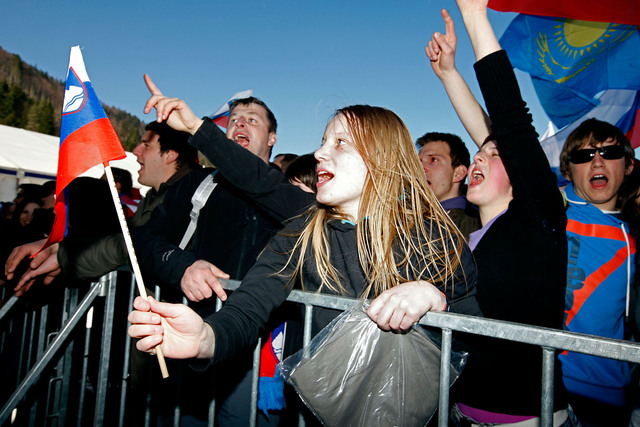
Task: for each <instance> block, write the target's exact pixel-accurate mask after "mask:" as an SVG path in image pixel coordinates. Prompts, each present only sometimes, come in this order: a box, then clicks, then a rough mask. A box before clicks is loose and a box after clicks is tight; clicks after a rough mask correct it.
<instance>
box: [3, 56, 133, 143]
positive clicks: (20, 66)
mask: <svg viewBox="0 0 640 427" xmlns="http://www.w3.org/2000/svg"><path fill="white" fill-rule="evenodd" d="M63 97H64V82H62V81H60V80H57V79H54V78H52V77H50V76H49V75H48V74H47V73H46V72H43V71H40V70H38V69H37V68H35V67H32V66H31V65H29V64H26V63H24V62H23V61H22V60H21V59H20V57H19V56H18V55H14V54H11V53H9V52H7V51H5V50H3V49H2V48H0V124H3V125H7V126H13V127H18V128H24V129H28V130H32V131H36V132H40V133H45V134H48V135H55V136H59V135H60V116H61V111H62V99H63ZM103 107H104V110H105V112H106V113H107V116H108V117H109V119H110V120H111V123H112V124H113V127H114V129H115V130H116V133H117V134H118V137H119V138H120V141H121V142H122V145H123V146H124V148H125V149H126V150H128V151H131V150H132V149H133V147H135V145H136V144H137V143H138V141H139V140H140V136H141V135H142V132H143V131H144V123H143V122H142V121H141V120H140V119H138V118H137V117H135V116H133V115H131V114H129V113H127V112H126V111H123V110H121V109H119V108H115V107H110V106H107V105H104V104H103Z"/></svg>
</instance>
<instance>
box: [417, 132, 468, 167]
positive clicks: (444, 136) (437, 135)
mask: <svg viewBox="0 0 640 427" xmlns="http://www.w3.org/2000/svg"><path fill="white" fill-rule="evenodd" d="M434 141H442V142H446V143H447V145H448V146H449V151H450V152H451V166H453V167H454V168H455V167H457V166H460V165H464V166H465V167H467V168H468V167H469V165H470V164H471V156H470V155H469V150H468V149H467V146H466V145H464V142H462V139H460V137H459V136H458V135H454V134H452V133H445V132H428V133H425V134H424V135H423V136H421V137H420V138H418V140H417V141H416V145H417V146H418V147H422V146H423V145H425V144H428V143H429V142H434Z"/></svg>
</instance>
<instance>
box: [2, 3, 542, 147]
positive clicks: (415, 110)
mask: <svg viewBox="0 0 640 427" xmlns="http://www.w3.org/2000/svg"><path fill="white" fill-rule="evenodd" d="M442 8H446V9H448V10H449V11H450V12H451V13H452V16H453V18H454V20H455V22H456V24H457V30H458V31H457V33H458V37H459V42H458V55H457V63H458V68H459V69H460V70H461V72H462V74H463V75H464V76H465V78H466V79H467V81H468V82H469V83H470V86H471V87H472V90H473V91H474V93H475V94H476V96H479V94H480V93H479V90H478V88H477V84H476V82H475V76H474V74H473V69H472V64H473V62H474V56H473V52H472V49H471V46H470V43H469V41H468V37H467V35H466V32H465V30H464V26H463V24H462V21H461V18H460V15H459V13H458V11H457V8H456V5H455V1H454V0H422V1H414V0H404V1H394V2H391V1H377V0H368V1H365V0H342V1H333V0H328V1H322V2H311V1H294V0H286V1H278V0H271V1H253V0H250V1H242V2H231V1H229V2H221V1H208V2H205V1H184V2H178V1H165V0H158V1H153V2H150V1H126V2H125V1H120V0H116V1H109V2H104V1H101V2H97V1H84V2H79V1H58V2H53V1H44V0H28V1H9V0H0V46H1V47H2V48H3V49H5V50H7V51H9V52H11V53H15V54H18V55H20V57H21V58H22V59H23V60H24V61H26V62H28V63H30V64H32V65H35V66H36V67H38V68H39V69H40V70H43V71H46V72H47V73H49V74H50V75H51V76H53V77H56V78H58V79H60V80H64V78H65V75H66V71H67V65H68V61H69V51H70V48H71V46H74V45H80V47H81V48H82V52H83V56H84V61H85V65H86V68H87V72H88V74H89V77H90V79H91V81H92V83H93V86H94V88H95V90H96V92H97V94H98V97H99V98H100V100H101V101H102V102H104V103H106V104H108V105H112V106H116V107H119V108H122V109H124V110H126V111H128V112H130V113H132V114H135V115H136V116H138V117H140V118H141V119H143V120H145V121H150V120H152V119H154V118H155V116H151V115H147V116H145V115H144V114H143V111H142V110H143V106H144V103H145V102H146V100H147V98H148V95H149V94H148V91H147V89H146V86H145V85H144V81H143V78H142V76H143V74H144V73H149V74H150V75H151V77H152V78H153V80H154V81H155V82H156V84H157V85H158V87H159V88H160V89H161V90H162V91H163V92H164V93H165V94H166V95H169V96H176V97H180V98H183V99H185V100H186V101H187V102H188V104H189V105H190V106H191V107H192V108H193V110H194V111H195V112H196V114H198V115H207V114H210V113H212V112H213V111H215V110H216V109H217V108H218V107H219V106H220V104H221V103H223V102H224V101H225V100H226V99H227V98H228V97H229V96H231V94H233V93H234V92H237V91H240V90H245V89H249V88H253V90H254V95H255V96H257V97H259V98H261V99H263V100H264V101H265V102H266V103H267V104H268V105H269V106H270V108H271V109H272V110H273V111H274V113H275V115H276V117H277V119H278V122H279V127H278V142H277V144H276V147H275V149H274V154H275V153H280V152H294V153H298V154H302V153H307V152H311V151H313V150H315V149H316V148H317V147H318V145H319V143H320V140H321V137H322V133H323V131H324V127H325V125H326V122H327V119H328V117H329V116H330V115H331V114H332V112H333V111H334V110H335V109H336V108H339V107H342V106H345V105H350V104H356V103H364V104H371V105H379V106H383V107H387V108H390V109H391V110H393V111H395V112H396V113H397V114H398V115H400V117H402V118H403V119H404V120H405V122H406V124H407V126H408V127H409V130H410V131H411V135H412V136H413V138H414V139H416V138H418V137H419V136H421V135H422V134H424V133H425V132H428V131H444V132H452V133H457V134H459V135H460V136H462V137H463V140H465V141H467V143H468V145H469V144H471V142H470V138H469V137H468V135H467V134H466V132H465V130H464V128H463V127H462V125H461V124H460V122H459V121H458V118H457V116H456V115H455V113H454V111H453V108H452V107H451V105H450V103H449V100H448V98H447V96H446V93H445V92H444V90H443V89H442V86H441V85H440V82H439V80H438V79H437V78H436V77H435V75H434V74H433V72H432V70H431V67H430V65H429V63H428V61H427V58H426V56H425V54H424V46H425V45H426V42H427V41H428V40H429V38H430V37H431V34H432V33H433V32H434V31H444V23H443V22H442V17H441V16H440V9H442ZM514 16H515V14H509V13H498V12H493V11H490V19H491V21H492V23H493V24H494V28H495V30H496V33H497V34H498V35H501V34H502V32H503V31H504V29H505V28H506V26H507V25H508V23H509V22H510V21H511V19H513V17H514ZM517 75H518V78H519V81H520V84H521V87H522V91H523V96H524V98H525V100H526V101H527V103H528V104H529V105H530V108H531V110H532V114H533V116H534V125H535V126H536V128H537V130H538V132H539V133H540V134H542V133H543V132H544V131H545V129H546V127H547V123H548V118H547V117H546V115H545V114H544V112H543V110H542V108H541V107H540V105H539V102H538V100H537V97H536V95H535V92H534V91H533V89H532V87H531V82H530V79H529V77H528V75H526V74H523V73H520V72H518V73H517ZM472 152H475V149H472Z"/></svg>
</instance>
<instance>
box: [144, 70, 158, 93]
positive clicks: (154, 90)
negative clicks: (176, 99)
mask: <svg viewBox="0 0 640 427" xmlns="http://www.w3.org/2000/svg"><path fill="white" fill-rule="evenodd" d="M144 82H145V83H146V84H147V87H148V88H149V92H151V95H162V92H160V89H158V87H157V86H156V85H155V84H154V83H153V80H151V77H149V74H145V75H144Z"/></svg>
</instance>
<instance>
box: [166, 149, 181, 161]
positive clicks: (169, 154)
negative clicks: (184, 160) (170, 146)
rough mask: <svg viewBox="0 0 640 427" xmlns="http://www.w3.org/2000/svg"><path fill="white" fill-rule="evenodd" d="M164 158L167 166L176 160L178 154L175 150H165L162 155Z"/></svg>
mask: <svg viewBox="0 0 640 427" xmlns="http://www.w3.org/2000/svg"><path fill="white" fill-rule="evenodd" d="M164 158H165V161H166V163H167V164H170V163H173V162H175V161H176V160H178V152H177V151H175V150H167V151H166V152H165V153H164Z"/></svg>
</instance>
